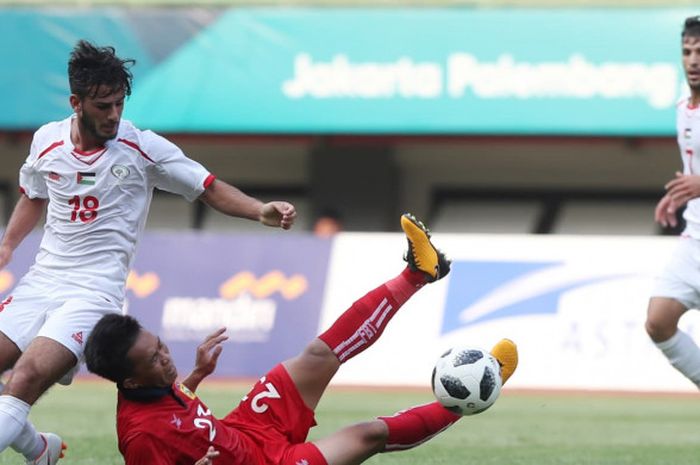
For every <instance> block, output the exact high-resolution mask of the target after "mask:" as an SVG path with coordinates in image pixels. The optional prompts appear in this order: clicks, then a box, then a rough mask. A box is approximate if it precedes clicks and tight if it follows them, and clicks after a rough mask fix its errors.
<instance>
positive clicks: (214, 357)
mask: <svg viewBox="0 0 700 465" xmlns="http://www.w3.org/2000/svg"><path fill="white" fill-rule="evenodd" d="M224 332H226V328H220V329H217V330H216V331H214V332H213V333H211V334H210V335H209V336H207V337H206V338H205V339H204V342H202V343H201V344H200V345H199V347H197V359H196V360H195V364H194V369H195V371H196V372H197V373H198V374H199V375H200V376H201V377H202V378H204V377H206V376H209V375H210V374H212V373H213V372H214V370H215V369H216V363H217V362H218V361H219V355H221V351H222V350H223V349H224V347H223V346H222V345H221V344H222V343H223V342H224V341H226V340H227V339H228V336H226V335H225V334H224Z"/></svg>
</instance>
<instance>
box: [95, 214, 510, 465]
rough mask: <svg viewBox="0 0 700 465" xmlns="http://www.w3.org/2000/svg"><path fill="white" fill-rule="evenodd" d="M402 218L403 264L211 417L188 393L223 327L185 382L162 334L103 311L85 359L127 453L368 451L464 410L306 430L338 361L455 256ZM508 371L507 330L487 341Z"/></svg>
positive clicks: (166, 462)
mask: <svg viewBox="0 0 700 465" xmlns="http://www.w3.org/2000/svg"><path fill="white" fill-rule="evenodd" d="M401 226H402V228H403V230H404V232H405V233H406V237H407V239H408V253H407V255H406V261H407V262H408V266H407V267H406V268H405V269H404V270H403V271H402V272H401V273H400V274H399V275H398V276H397V277H395V278H394V279H392V280H390V281H388V282H386V283H384V284H383V285H381V286H379V287H378V288H376V289H374V290H373V291H371V292H369V293H368V294H366V295H365V296H364V297H362V298H361V299H359V300H358V301H356V302H355V303H354V304H353V305H352V306H351V307H350V308H349V309H347V310H346V311H345V313H343V314H342V315H341V316H340V318H338V320H336V321H335V323H334V324H333V325H332V326H331V327H330V328H329V329H328V330H327V331H325V332H324V333H323V334H321V335H320V336H319V337H317V338H316V339H314V340H313V341H312V342H311V343H310V344H309V345H308V346H307V347H306V348H305V349H304V351H302V353H301V354H299V355H298V356H296V357H294V358H292V359H290V360H287V361H285V362H282V363H280V364H278V365H277V366H275V367H274V368H273V369H272V370H271V371H270V372H269V373H267V374H266V375H265V376H263V377H262V378H260V380H259V381H258V382H257V383H256V384H255V386H254V387H253V389H252V390H251V391H250V392H249V393H248V394H247V395H246V396H245V397H244V398H243V400H242V401H241V403H240V404H239V405H238V407H236V408H235V409H234V410H233V411H231V412H230V413H229V414H228V415H226V417H224V418H222V419H217V418H215V417H214V416H213V415H212V413H211V411H210V410H209V408H208V407H207V406H206V405H205V404H204V403H203V402H202V401H201V400H200V399H199V398H198V397H197V396H196V395H195V394H194V392H195V390H196V389H197V386H198V385H199V383H200V382H201V381H202V380H203V379H204V378H205V377H206V376H208V375H209V374H211V373H212V372H213V371H214V369H215V367H216V362H217V359H218V357H219V355H220V354H221V350H222V346H221V343H222V342H223V341H224V340H226V338H227V337H226V336H225V335H224V334H223V333H224V331H225V329H221V330H219V331H217V332H215V333H213V334H211V335H210V336H208V337H207V339H206V340H205V341H204V342H203V343H202V344H201V345H200V346H199V348H198V350H197V359H196V362H195V368H194V370H193V371H192V373H191V374H190V375H189V376H187V378H185V379H184V380H183V381H182V382H181V383H179V384H178V383H175V380H176V378H177V370H176V369H175V366H174V365H173V361H172V358H171V357H170V353H169V352H168V348H167V346H165V345H164V344H163V343H162V341H161V340H160V339H159V338H158V337H157V336H155V335H154V334H151V333H150V332H148V331H146V330H145V329H143V328H141V326H140V325H139V323H138V322H137V321H136V320H135V319H134V318H132V317H129V316H122V315H114V314H112V315H107V316H105V317H103V318H102V320H100V321H99V322H98V323H97V325H96V326H95V329H94V330H93V332H92V334H91V335H90V338H89V339H88V342H87V344H86V348H85V357H86V363H87V366H88V369H89V370H90V371H92V372H94V373H96V374H98V375H100V376H102V377H105V378H107V379H110V380H112V381H114V382H116V383H117V386H118V388H119V401H118V405H117V436H118V442H119V450H120V452H121V453H122V455H123V456H124V460H125V462H126V464H127V465H142V464H143V465H146V464H148V465H210V464H212V463H220V464H226V465H351V464H358V463H361V462H363V461H365V460H366V459H368V458H369V457H371V456H372V455H374V454H377V453H381V452H390V451H395V450H404V449H410V448H412V447H415V446H417V445H419V444H422V443H423V442H425V441H427V440H429V439H431V438H432V437H434V436H435V435H437V434H438V433H440V432H442V431H444V430H445V429H446V428H447V427H449V426H450V425H452V424H453V423H455V422H456V421H457V420H459V419H460V418H461V416H459V415H456V414H454V413H452V412H450V411H449V410H447V409H445V408H444V407H442V405H440V404H439V403H438V402H432V403H429V404H426V405H420V406H416V407H412V408H409V409H407V410H403V411H401V412H398V413H396V414H395V415H393V416H388V417H379V418H377V419H375V420H371V421H367V422H364V423H359V424H356V425H352V426H348V427H346V428H343V429H341V430H340V431H338V432H336V433H334V434H331V435H330V436H327V437H325V438H322V439H318V440H315V441H313V442H305V441H306V437H307V434H308V432H309V429H310V428H311V427H312V426H314V425H315V424H316V423H315V420H314V409H315V408H316V406H317V405H318V402H319V400H320V399H321V396H322V395H323V392H324V391H325V389H326V387H327V386H328V383H329V382H330V380H331V378H332V377H333V375H334V374H335V373H336V371H337V370H338V368H339V367H340V365H341V364H342V363H344V362H346V361H347V360H349V359H350V358H352V357H354V356H355V355H358V354H359V353H361V352H362V351H364V350H365V349H366V348H368V347H369V346H370V345H372V344H373V343H374V342H375V341H376V340H377V339H378V338H379V336H380V335H381V334H382V332H383V331H384V329H385V328H386V325H387V324H388V322H389V320H390V319H391V318H392V317H393V315H394V314H395V313H396V312H397V311H398V310H399V308H400V307H401V305H402V304H403V303H405V302H406V301H407V300H408V299H409V298H410V297H411V296H412V295H413V294H414V293H415V292H416V291H418V290H419V289H420V288H421V287H423V286H424V285H425V284H426V283H429V282H433V281H436V280H438V279H440V278H442V277H444V276H445V275H446V274H447V273H448V272H449V269H450V263H449V261H448V260H447V259H446V258H445V256H444V255H443V254H442V253H441V252H439V251H438V250H437V249H436V248H435V247H434V246H433V244H432V243H431V241H430V235H429V232H428V230H427V229H426V228H425V226H423V224H422V223H421V222H419V221H417V220H416V219H415V218H414V217H413V216H410V215H404V216H403V217H402V218H401ZM492 353H493V355H494V356H495V357H496V358H497V359H498V361H499V363H500V364H501V377H502V380H503V382H505V381H506V380H507V379H508V378H509V377H510V376H511V375H512V374H513V371H514V370H515V368H516V366H517V363H518V359H517V350H516V347H515V345H514V344H513V343H512V342H511V341H509V340H507V339H504V340H502V341H500V342H499V343H498V344H497V345H496V347H494V349H493V350H492Z"/></svg>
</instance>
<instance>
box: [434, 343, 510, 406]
mask: <svg viewBox="0 0 700 465" xmlns="http://www.w3.org/2000/svg"><path fill="white" fill-rule="evenodd" d="M432 386H433V393H435V397H436V398H437V400H438V402H440V403H441V404H442V405H443V406H444V407H445V408H446V409H448V410H450V411H452V412H454V413H457V414H460V415H474V414H476V413H480V412H483V411H484V410H486V409H487V408H489V407H491V406H492V405H493V404H494V402H496V399H498V396H499V394H500V393H501V367H500V365H499V364H498V360H496V358H495V357H494V356H493V355H491V354H490V353H489V352H487V351H485V350H482V349H477V348H474V347H464V346H463V347H453V348H452V349H450V350H448V351H447V352H445V353H444V354H443V355H442V356H441V357H440V359H439V360H438V361H437V363H436V364H435V368H434V369H433V378H432Z"/></svg>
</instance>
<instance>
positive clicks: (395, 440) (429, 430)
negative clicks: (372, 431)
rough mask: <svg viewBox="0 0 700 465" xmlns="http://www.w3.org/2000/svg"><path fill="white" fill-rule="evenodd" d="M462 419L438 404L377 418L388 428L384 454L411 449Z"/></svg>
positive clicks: (420, 406) (412, 408)
mask: <svg viewBox="0 0 700 465" xmlns="http://www.w3.org/2000/svg"><path fill="white" fill-rule="evenodd" d="M460 418H462V416H461V415H457V414H456V413H452V412H450V411H449V410H447V409H446V408H445V407H443V406H442V405H440V404H439V403H438V402H433V403H430V404H425V405H419V406H417V407H411V408H410V409H408V410H403V411H401V412H399V413H397V414H396V415H394V416H393V417H379V419H380V420H382V421H383V422H384V423H386V425H387V426H388V427H389V437H388V438H387V440H386V445H385V446H384V452H392V451H397V450H405V449H411V448H413V447H416V446H419V445H421V444H423V443H424V442H426V441H429V440H430V439H432V438H434V437H435V436H437V435H438V434H440V433H442V432H443V431H445V430H446V429H447V428H449V427H450V426H451V425H452V424H453V423H455V422H456V421H457V420H459V419H460Z"/></svg>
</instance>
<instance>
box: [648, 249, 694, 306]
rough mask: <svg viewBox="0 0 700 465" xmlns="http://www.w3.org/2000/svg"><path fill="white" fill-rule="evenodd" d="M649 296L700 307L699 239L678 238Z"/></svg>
mask: <svg viewBox="0 0 700 465" xmlns="http://www.w3.org/2000/svg"><path fill="white" fill-rule="evenodd" d="M651 296H652V297H669V298H671V299H674V300H677V301H678V302H680V303H682V304H683V305H684V306H685V307H686V308H688V309H691V308H700V240H698V239H693V238H692V237H688V236H682V237H681V238H680V239H679V240H678V244H677V245H676V248H675V250H674V251H673V254H671V259H670V260H669V262H668V263H667V265H666V267H665V268H664V270H663V272H662V273H661V274H660V275H658V276H657V277H656V281H655V283H654V288H653V290H652V294H651Z"/></svg>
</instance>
